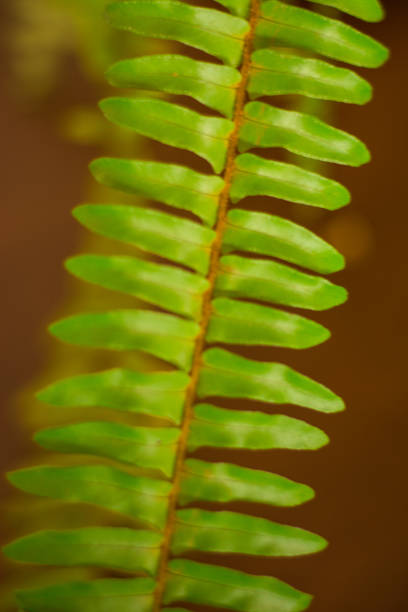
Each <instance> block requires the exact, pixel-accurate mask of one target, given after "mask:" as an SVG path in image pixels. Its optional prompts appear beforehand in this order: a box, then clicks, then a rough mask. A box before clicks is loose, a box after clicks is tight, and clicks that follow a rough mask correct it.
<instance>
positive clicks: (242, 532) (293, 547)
mask: <svg viewBox="0 0 408 612" xmlns="http://www.w3.org/2000/svg"><path fill="white" fill-rule="evenodd" d="M326 546H327V542H326V541H325V540H324V539H323V538H321V537H320V536H318V535H315V534H313V533H310V532H309V531H305V530H304V529H298V528H296V527H289V526H287V525H280V524H279V523H272V522H271V521H268V520H266V519H262V518H255V517H252V516H248V515H246V514H238V513H236V512H208V511H206V510H200V509H198V508H193V509H187V510H179V511H178V512H177V523H176V529H175V532H174V538H173V541H172V552H173V554H175V555H180V554H183V553H185V552H186V551H190V550H201V551H207V552H215V553H239V554H243V555H260V556H267V557H269V556H271V557H293V556H297V555H308V554H311V553H315V552H318V551H320V550H322V549H323V548H325V547H326Z"/></svg>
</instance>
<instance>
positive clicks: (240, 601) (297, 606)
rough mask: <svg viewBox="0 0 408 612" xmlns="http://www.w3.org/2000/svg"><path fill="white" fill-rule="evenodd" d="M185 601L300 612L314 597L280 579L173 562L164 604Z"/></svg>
mask: <svg viewBox="0 0 408 612" xmlns="http://www.w3.org/2000/svg"><path fill="white" fill-rule="evenodd" d="M181 600H183V601H188V602H191V603H200V604H204V605H210V606H215V607H219V608H220V607H222V608H229V609H232V610H238V611H240V612H260V611H261V610H268V612H282V610H285V612H300V611H301V610H305V609H306V608H307V607H308V606H309V604H310V602H311V597H310V595H306V594H305V593H301V592H300V591H297V590H296V589H293V588H292V587H290V586H289V585H287V584H285V583H284V582H281V581H280V580H277V579H276V578H270V577H268V576H253V575H250V574H245V573H243V572H239V571H237V570H231V569H228V568H226V567H219V566H213V565H205V564H203V563H196V562H194V561H186V560H181V559H180V560H174V561H170V563H169V578H168V580H167V584H166V591H165V595H164V602H165V603H172V602H176V601H181Z"/></svg>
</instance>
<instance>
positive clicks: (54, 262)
mask: <svg viewBox="0 0 408 612" xmlns="http://www.w3.org/2000/svg"><path fill="white" fill-rule="evenodd" d="M384 4H385V5H386V8H387V10H388V18H387V20H386V21H385V22H384V23H382V24H379V25H367V26H366V25H363V26H361V27H362V28H363V29H364V30H365V31H366V32H368V33H372V34H373V35H374V36H376V37H377V38H379V39H380V40H382V41H383V42H384V43H385V44H387V45H388V46H389V47H390V48H391V51H392V58H391V61H390V62H389V63H388V64H387V65H386V66H385V68H382V69H380V70H377V71H373V72H371V71H370V72H369V71H361V72H363V73H364V76H367V78H368V79H369V80H370V81H371V82H372V83H373V85H374V88H375V97H374V100H373V101H372V102H371V103H370V104H369V105H368V106H367V107H363V108H358V107H352V106H350V107H349V106H347V105H339V106H338V107H336V116H335V118H334V119H335V120H334V122H335V123H336V125H339V126H340V127H343V128H344V129H347V130H348V131H350V132H351V133H354V134H356V135H358V136H359V137H360V138H361V139H362V140H364V141H365V142H366V143H367V144H368V145H369V147H370V149H371V150H372V152H373V161H372V163H371V164H370V165H368V166H366V167H363V168H360V169H357V170H355V169H341V170H337V171H336V174H335V176H336V178H338V179H339V180H341V181H342V182H344V183H345V184H346V185H347V186H348V187H349V188H350V189H351V192H352V194H353V203H352V206H351V207H348V208H347V209H346V210H343V211H339V212H337V213H334V214H333V215H331V216H329V217H328V216H326V215H323V216H318V218H314V217H310V219H309V220H308V219H307V217H305V218H304V219H303V220H302V222H304V223H305V224H306V225H308V226H309V227H312V228H313V229H316V230H317V231H318V232H320V233H321V234H322V235H324V236H325V237H326V238H327V239H329V240H331V241H332V242H334V243H335V244H336V246H338V248H339V249H340V250H342V251H343V253H345V255H346V256H347V257H348V259H349V265H348V267H347V269H346V271H344V272H342V273H341V274H339V275H337V276H336V281H337V282H338V283H340V284H344V285H345V286H346V287H347V288H348V289H349V290H350V294H351V295H350V299H349V301H348V303H347V304H346V305H345V306H342V307H341V308H339V309H335V310H334V311H332V312H329V313H324V314H322V315H321V316H319V317H318V320H319V321H321V322H323V323H324V324H327V325H328V327H329V328H330V329H331V330H332V332H333V337H332V339H331V341H329V342H328V343H326V344H324V345H322V346H320V347H317V348H314V349H312V350H308V351H305V352H303V353H301V354H298V353H296V352H294V351H292V352H290V353H289V352H288V353H286V352H284V351H276V353H277V358H278V359H280V358H281V359H283V360H285V361H287V362H288V363H290V364H291V365H293V366H294V367H296V368H298V369H299V370H300V371H302V372H304V373H305V374H309V375H311V376H313V377H315V378H316V379H318V380H320V381H322V382H323V383H325V384H327V385H328V386H329V387H331V388H332V389H333V390H335V391H336V392H338V393H339V394H341V395H342V396H343V397H344V398H345V400H346V403H347V407H348V410H347V411H346V412H345V413H343V414H340V415H336V416H331V417H327V416H319V415H317V414H309V413H308V414H307V415H305V413H304V411H302V410H300V409H299V410H298V409H294V410H293V411H291V414H293V416H298V417H300V418H305V417H307V420H308V421H309V422H311V423H313V424H315V425H317V426H320V427H322V428H323V429H325V430H326V431H327V432H328V433H329V435H330V437H331V444H330V446H329V447H327V448H325V449H323V450H322V451H319V452H318V453H303V454H301V455H298V454H296V453H295V454H290V453H287V452H286V453H285V452H276V453H273V454H267V453H254V454H253V455H252V456H251V458H250V462H251V466H253V467H259V468H262V467H267V468H268V469H273V471H276V472H278V473H282V474H284V475H286V476H288V477H291V478H293V479H295V480H299V481H301V482H305V483H308V484H310V485H311V486H313V487H314V488H315V490H316V491H317V496H316V499H315V500H314V501H313V502H311V503H309V504H307V505H305V506H303V507H300V508H296V509H289V510H273V512H272V511H269V512H268V514H267V515H268V516H269V517H271V518H273V520H278V521H282V522H287V523H290V524H294V525H298V526H301V527H304V528H308V529H311V530H312V531H316V532H318V533H321V534H322V535H324V536H325V537H327V538H328V539H329V540H330V542H331V545H330V547H329V549H328V550H327V551H325V552H324V553H322V554H319V555H317V556H315V557H308V558H304V559H290V560H269V561H267V562H265V561H257V563H256V564H253V563H250V564H249V565H248V563H247V562H244V561H243V562H242V564H241V565H242V567H249V569H253V570H254V571H257V572H259V573H266V574H273V575H276V576H278V577H280V578H282V579H284V580H286V581H288V582H290V583H291V584H293V585H294V586H297V587H298V588H301V589H304V590H306V591H308V592H311V593H315V594H316V601H315V602H314V604H313V605H312V608H311V610H313V612H329V611H330V612H346V611H347V612H357V611H358V612H404V611H406V610H408V581H407V568H408V563H407V561H408V538H407V520H406V517H407V506H408V492H407V484H406V470H407V465H408V461H407V460H408V445H407V442H406V440H407V433H406V432H407V426H408V417H407V406H406V399H407V397H408V393H407V388H406V387H407V383H406V380H407V374H406V366H407V360H406V346H407V331H408V330H407V317H406V313H405V308H406V304H407V299H408V290H407V274H406V269H407V264H408V260H407V247H406V245H407V237H406V236H407V229H406V228H407V222H408V212H407V207H406V197H405V192H406V189H405V185H406V175H407V170H406V140H407V134H408V132H407V102H406V100H407V98H406V97H405V96H406V95H407V96H408V86H407V61H408V53H407V26H408V5H407V2H406V1H405V0H401V1H397V0H388V1H387V2H385V3H384ZM0 17H1V23H2V24H3V26H4V30H3V31H4V32H7V31H9V27H10V23H11V21H10V19H11V18H10V11H9V10H8V8H7V6H6V3H3V4H2V6H1V8H0ZM3 40H6V37H3ZM0 70H1V72H2V75H1V76H2V84H3V89H2V95H1V97H0V126H1V135H2V142H3V146H2V160H1V165H0V169H1V181H0V184H1V187H2V209H3V213H2V223H1V226H0V232H1V249H2V256H1V259H0V267H1V279H2V280H1V286H2V288H3V291H2V298H1V306H2V314H1V318H2V334H3V341H2V360H1V361H2V367H1V377H2V384H1V386H0V393H1V401H2V407H3V409H2V412H1V420H2V422H1V448H0V453H1V456H0V459H1V465H2V471H5V470H6V469H9V468H11V467H13V466H16V465H20V464H21V462H22V457H25V456H26V454H27V453H28V452H29V449H30V448H31V447H30V442H29V440H28V439H27V433H26V431H24V430H23V429H22V428H21V427H20V426H19V424H18V419H16V405H17V401H16V396H17V395H18V394H19V393H20V391H21V389H24V388H26V386H27V385H29V384H31V383H32V381H34V382H35V380H36V378H38V377H39V376H41V375H43V373H44V370H45V369H46V367H47V364H48V360H49V354H50V352H51V351H52V348H51V345H52V344H53V341H52V340H50V339H49V338H48V337H47V335H46V332H45V326H46V324H47V323H49V322H50V321H51V320H53V319H55V317H56V314H58V311H59V310H61V305H62V304H63V303H64V301H65V300H67V299H69V298H70V296H71V294H72V291H75V289H73V287H74V284H73V283H72V281H68V279H67V276H66V275H65V273H64V272H63V270H62V261H63V259H64V258H65V257H66V256H68V255H70V254H72V253H74V252H76V251H78V250H80V244H81V242H82V237H83V232H82V230H81V229H80V227H79V226H78V225H77V224H76V223H74V221H73V219H72V217H71V215H70V209H71V208H72V207H73V205H74V204H76V203H77V202H79V201H81V199H82V198H83V194H84V187H85V184H86V183H87V181H88V174H87V163H88V161H89V160H90V159H91V158H92V157H94V156H95V155H98V154H100V151H99V150H98V148H97V147H92V146H85V147H84V146H82V147H81V146H79V145H78V144H76V143H70V142H67V141H66V140H65V139H64V138H62V136H61V135H60V134H59V132H58V129H57V126H58V124H59V121H60V117H61V110H62V109H64V108H69V107H71V106H72V105H74V104H83V103H84V102H88V103H89V102H91V103H92V102H93V100H95V102H96V100H97V99H98V96H99V91H98V88H97V87H92V86H90V85H89V84H87V81H86V79H85V78H84V77H83V76H82V75H81V73H80V71H79V69H78V67H77V65H76V63H75V62H74V61H72V60H70V59H69V58H68V59H66V60H65V61H64V63H63V74H62V75H61V79H60V80H59V83H58V86H57V88H56V90H55V91H54V92H53V93H52V95H51V96H49V97H48V98H47V100H46V101H45V102H44V103H42V104H41V105H38V108H36V109H32V108H31V109H30V110H28V109H27V108H26V107H24V106H22V105H21V103H17V101H16V96H15V92H14V93H13V92H12V90H11V89H10V86H9V83H10V69H9V51H8V50H7V48H6V45H5V44H4V45H3V48H2V51H1V66H0ZM269 358H270V357H269ZM246 461H247V460H246ZM247 463H248V461H247ZM1 491H2V493H4V495H6V494H8V493H9V487H8V486H7V484H6V482H5V481H4V480H3V481H2V483H1ZM26 499H27V502H26V503H27V507H28V511H29V509H30V501H31V499H28V497H27V498H26ZM263 511H264V512H265V510H263ZM6 524H7V523H5V522H4V523H3V525H6ZM5 539H6V540H7V533H6V534H5ZM259 612H267V611H261V610H260V611H259Z"/></svg>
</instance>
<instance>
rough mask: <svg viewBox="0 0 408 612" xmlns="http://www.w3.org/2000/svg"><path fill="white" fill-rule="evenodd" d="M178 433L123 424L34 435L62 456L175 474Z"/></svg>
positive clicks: (83, 426)
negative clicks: (112, 461) (105, 460)
mask: <svg viewBox="0 0 408 612" xmlns="http://www.w3.org/2000/svg"><path fill="white" fill-rule="evenodd" d="M178 438H179V431H178V429H176V428H171V427H166V428H160V427H138V428H135V427H129V426H128V425H122V424H120V423H106V422H105V421H100V422H93V423H76V424H75V425H67V426H66V427H55V428H52V429H45V430H43V431H40V432H38V433H37V434H36V435H35V441H36V442H37V444H39V445H40V446H42V447H43V448H47V449H49V450H54V451H59V452H62V453H79V454H86V455H96V456H97V457H107V458H109V459H115V460H116V461H120V462H123V463H129V464H130V465H136V466H140V467H144V468H150V469H156V470H160V471H161V472H163V474H164V475H165V476H167V477H171V475H172V474H173V469H174V463H175V459H176V451H177V441H178Z"/></svg>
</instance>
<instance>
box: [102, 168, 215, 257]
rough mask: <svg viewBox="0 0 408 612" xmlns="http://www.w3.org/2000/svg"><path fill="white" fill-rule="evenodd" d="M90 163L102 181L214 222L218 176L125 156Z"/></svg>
mask: <svg viewBox="0 0 408 612" xmlns="http://www.w3.org/2000/svg"><path fill="white" fill-rule="evenodd" d="M90 167H91V171H92V173H93V175H94V177H95V178H96V180H97V181H99V182H100V183H102V184H103V185H106V186H108V187H112V188H114V189H120V190H121V191H125V192H127V193H132V194H136V195H141V196H145V197H148V198H151V199H153V200H156V201H158V202H162V203H163V204H167V205H168V206H174V207H176V208H180V209H182V210H188V211H189V212H192V213H194V214H195V215H197V217H199V218H200V219H201V220H202V221H204V222H205V223H206V224H208V225H211V226H213V225H214V223H215V220H216V216H217V209H218V199H219V197H220V193H221V192H222V190H223V188H224V181H223V180H222V179H221V178H220V177H219V176H212V175H207V174H200V173H199V172H195V171H194V170H191V169H190V168H186V167H184V166H176V165H174V164H161V163H159V162H145V161H139V160H127V159H112V158H103V159H97V160H95V161H94V162H92V164H91V166H90ZM197 231H199V230H197ZM181 263H183V262H181Z"/></svg>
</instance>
